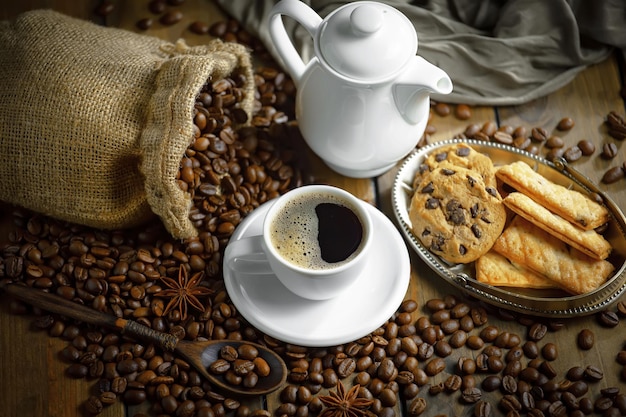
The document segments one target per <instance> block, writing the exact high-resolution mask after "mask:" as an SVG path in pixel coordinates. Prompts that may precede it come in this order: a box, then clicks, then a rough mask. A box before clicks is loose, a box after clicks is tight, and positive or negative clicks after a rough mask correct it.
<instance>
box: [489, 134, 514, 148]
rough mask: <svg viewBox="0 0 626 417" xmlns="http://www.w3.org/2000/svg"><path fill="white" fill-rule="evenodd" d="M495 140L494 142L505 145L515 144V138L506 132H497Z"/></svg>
mask: <svg viewBox="0 0 626 417" xmlns="http://www.w3.org/2000/svg"><path fill="white" fill-rule="evenodd" d="M493 139H494V141H496V142H498V143H502V144H505V145H512V144H513V136H511V135H510V134H508V133H506V132H495V133H494V134H493Z"/></svg>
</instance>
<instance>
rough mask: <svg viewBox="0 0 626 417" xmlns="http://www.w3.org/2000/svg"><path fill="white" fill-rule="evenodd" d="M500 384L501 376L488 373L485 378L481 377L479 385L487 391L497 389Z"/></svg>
mask: <svg viewBox="0 0 626 417" xmlns="http://www.w3.org/2000/svg"><path fill="white" fill-rule="evenodd" d="M501 384H502V378H500V377H499V376H498V375H488V376H487V377H485V379H483V382H482V384H481V387H482V389H483V390H485V391H487V392H492V391H495V390H497V389H499V388H500V385H501Z"/></svg>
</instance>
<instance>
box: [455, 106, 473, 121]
mask: <svg viewBox="0 0 626 417" xmlns="http://www.w3.org/2000/svg"><path fill="white" fill-rule="evenodd" d="M454 115H455V117H456V118H457V119H459V120H468V119H470V118H471V117H472V109H471V108H470V106H468V105H467V104H457V106H456V109H455V110H454Z"/></svg>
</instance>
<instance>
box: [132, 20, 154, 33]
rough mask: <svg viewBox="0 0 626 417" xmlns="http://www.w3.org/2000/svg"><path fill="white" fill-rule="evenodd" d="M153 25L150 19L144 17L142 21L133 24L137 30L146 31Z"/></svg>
mask: <svg viewBox="0 0 626 417" xmlns="http://www.w3.org/2000/svg"><path fill="white" fill-rule="evenodd" d="M153 24H154V21H153V20H152V19H151V18H149V17H145V18H143V19H139V20H138V21H137V23H135V26H136V27H137V29H139V30H148V29H150V28H151V27H152V25H153Z"/></svg>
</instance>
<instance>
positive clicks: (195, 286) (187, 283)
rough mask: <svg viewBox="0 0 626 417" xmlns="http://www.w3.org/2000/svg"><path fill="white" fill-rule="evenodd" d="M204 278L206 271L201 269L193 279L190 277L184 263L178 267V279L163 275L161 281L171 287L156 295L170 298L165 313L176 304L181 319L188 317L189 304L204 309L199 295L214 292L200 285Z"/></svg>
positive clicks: (202, 295)
mask: <svg viewBox="0 0 626 417" xmlns="http://www.w3.org/2000/svg"><path fill="white" fill-rule="evenodd" d="M202 278H204V272H202V271H200V272H197V273H195V274H194V275H193V276H192V277H191V279H188V274H187V269H185V267H184V266H183V265H182V264H181V265H180V268H179V269H178V281H176V280H173V279H172V278H169V277H161V281H163V283H164V284H165V285H167V286H168V287H169V288H168V289H165V290H163V291H160V292H157V293H156V294H154V295H155V296H156V297H168V298H170V301H169V303H167V307H165V311H164V312H163V315H166V314H167V313H169V312H170V311H171V310H172V309H173V308H174V307H175V306H178V311H180V318H181V320H185V319H186V318H187V309H188V305H189V304H190V305H191V306H192V307H195V308H196V309H198V310H200V311H204V310H205V308H204V305H202V303H201V302H200V300H199V299H198V297H204V296H207V295H210V294H213V290H211V289H210V288H207V287H204V286H201V285H200V283H201V282H202Z"/></svg>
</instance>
